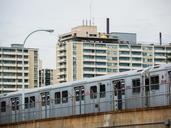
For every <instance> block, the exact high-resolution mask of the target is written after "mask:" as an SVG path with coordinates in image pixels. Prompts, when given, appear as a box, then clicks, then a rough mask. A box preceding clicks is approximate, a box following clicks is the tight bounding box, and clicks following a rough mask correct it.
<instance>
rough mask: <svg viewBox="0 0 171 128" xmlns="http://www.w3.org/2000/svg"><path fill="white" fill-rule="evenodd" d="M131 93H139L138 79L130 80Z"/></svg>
mask: <svg viewBox="0 0 171 128" xmlns="http://www.w3.org/2000/svg"><path fill="white" fill-rule="evenodd" d="M132 92H133V93H140V79H134V80H132Z"/></svg>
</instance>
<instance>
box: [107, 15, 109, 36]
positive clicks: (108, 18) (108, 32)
mask: <svg viewBox="0 0 171 128" xmlns="http://www.w3.org/2000/svg"><path fill="white" fill-rule="evenodd" d="M106 34H109V18H106Z"/></svg>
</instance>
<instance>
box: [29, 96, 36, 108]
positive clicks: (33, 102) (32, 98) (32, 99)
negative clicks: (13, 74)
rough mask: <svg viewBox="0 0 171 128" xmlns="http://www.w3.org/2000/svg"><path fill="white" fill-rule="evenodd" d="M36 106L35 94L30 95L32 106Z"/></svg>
mask: <svg viewBox="0 0 171 128" xmlns="http://www.w3.org/2000/svg"><path fill="white" fill-rule="evenodd" d="M34 107H35V96H31V97H30V108H34Z"/></svg>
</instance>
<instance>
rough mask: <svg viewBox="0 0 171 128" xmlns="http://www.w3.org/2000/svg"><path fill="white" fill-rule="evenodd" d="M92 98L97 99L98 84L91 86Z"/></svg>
mask: <svg viewBox="0 0 171 128" xmlns="http://www.w3.org/2000/svg"><path fill="white" fill-rule="evenodd" d="M90 98H91V99H96V98H97V86H91V87H90Z"/></svg>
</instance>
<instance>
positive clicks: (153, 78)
mask: <svg viewBox="0 0 171 128" xmlns="http://www.w3.org/2000/svg"><path fill="white" fill-rule="evenodd" d="M150 83H151V90H158V89H159V76H151V77H150Z"/></svg>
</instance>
